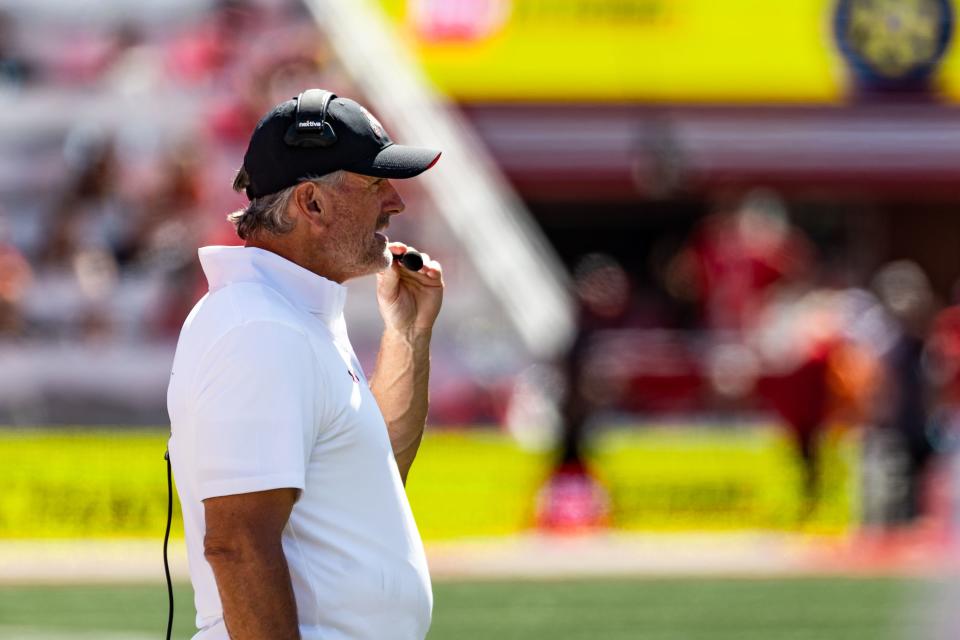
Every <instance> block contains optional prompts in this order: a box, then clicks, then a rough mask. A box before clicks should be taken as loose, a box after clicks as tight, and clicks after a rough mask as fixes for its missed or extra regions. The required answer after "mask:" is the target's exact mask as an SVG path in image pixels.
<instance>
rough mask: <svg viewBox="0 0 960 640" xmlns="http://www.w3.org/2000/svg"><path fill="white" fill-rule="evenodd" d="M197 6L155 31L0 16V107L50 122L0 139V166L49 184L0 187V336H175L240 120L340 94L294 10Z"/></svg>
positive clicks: (230, 199) (249, 121)
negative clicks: (321, 94) (301, 96)
mask: <svg viewBox="0 0 960 640" xmlns="http://www.w3.org/2000/svg"><path fill="white" fill-rule="evenodd" d="M197 7H199V8H198V9H196V11H197V14H196V15H192V14H188V15H186V16H185V17H183V18H182V19H181V20H179V21H178V20H176V19H171V20H170V21H167V22H164V23H161V24H158V23H148V22H146V21H144V22H137V21H135V20H132V19H131V20H121V21H120V22H117V19H116V18H115V17H108V18H109V19H105V20H103V21H96V20H94V21H92V22H82V23H80V24H72V23H69V22H66V23H60V22H57V21H56V20H49V19H47V20H43V21H34V22H31V21H30V20H31V15H30V14H29V12H25V15H24V16H23V17H22V18H21V17H20V16H18V14H17V13H16V12H14V11H10V12H9V13H0V96H3V95H5V96H7V97H15V98H17V99H18V100H19V101H20V104H36V105H40V106H41V107H46V108H50V110H51V111H52V112H53V113H55V114H56V113H60V114H62V116H63V117H62V118H47V119H46V120H45V122H44V123H43V124H44V127H43V129H44V130H43V131H42V135H28V136H26V138H27V139H26V140H20V137H21V136H22V133H23V132H22V131H18V130H17V121H18V119H22V120H24V123H23V124H21V125H20V128H21V129H22V128H23V127H28V126H30V123H29V120H28V115H29V114H13V115H14V117H12V118H10V119H9V121H10V122H12V123H14V126H12V127H9V128H7V129H6V130H3V131H2V132H0V136H2V137H4V138H12V139H14V140H13V141H12V142H11V143H10V144H5V145H4V147H5V148H6V153H5V154H4V155H6V156H7V157H6V158H4V161H5V162H4V165H5V166H6V165H7V164H15V163H17V162H18V160H23V161H29V162H32V163H35V164H36V165H39V167H40V168H41V169H43V171H42V174H41V175H45V176H49V177H50V179H49V180H44V181H42V182H40V183H39V184H30V182H29V181H20V180H17V179H16V172H15V171H11V172H7V173H6V174H5V175H4V178H6V180H2V179H0V193H2V199H0V263H2V269H0V337H2V338H3V339H6V340H10V339H28V340H29V339H42V340H50V339H69V340H71V341H77V340H81V341H83V340H94V341H97V340H105V339H106V340H121V341H123V340H126V341H130V342H133V341H142V340H151V339H165V338H170V337H171V336H174V337H175V335H176V332H177V331H178V330H179V327H180V324H181V322H182V320H183V318H184V317H185V315H186V312H187V311H188V310H189V309H190V307H191V306H192V304H193V303H194V302H195V301H196V299H197V298H198V297H199V295H200V293H201V291H202V281H201V278H200V276H199V273H198V271H197V261H196V259H195V258H196V253H195V249H196V248H197V247H198V246H202V245H204V244H213V243H218V244H234V243H236V242H237V240H236V238H235V236H234V235H233V232H232V229H231V227H230V226H229V225H228V224H226V223H225V222H224V218H225V215H226V214H227V213H228V212H229V211H230V210H231V209H236V208H238V207H239V206H242V205H243V201H242V199H241V198H240V197H238V196H237V195H236V194H234V193H232V192H231V190H230V183H231V181H232V178H233V172H234V171H235V170H236V168H237V165H238V164H239V158H240V157H242V154H243V149H244V147H245V144H246V140H247V136H248V135H249V132H250V131H251V130H252V129H253V126H254V125H255V124H256V121H257V120H258V119H259V117H260V116H261V115H262V114H263V113H265V112H266V110H267V109H268V108H269V107H270V106H272V105H273V104H275V103H276V102H278V101H280V100H283V99H286V98H288V97H290V96H291V95H296V94H297V93H298V92H299V91H300V90H301V89H302V88H303V87H306V86H324V87H333V88H334V89H336V90H340V91H345V92H347V93H349V92H350V88H349V86H348V85H347V82H346V80H345V79H344V77H343V74H342V73H341V72H340V71H339V70H338V68H337V66H336V64H335V63H334V61H333V60H332V59H331V55H330V53H329V51H328V49H327V47H326V45H325V43H324V40H323V38H322V37H321V35H320V33H319V31H318V29H317V27H316V25H315V23H314V20H313V19H312V17H311V16H309V15H308V14H307V12H306V10H305V8H304V7H303V5H302V3H300V2H295V1H289V2H288V1H282V0H277V1H272V2H263V1H259V2H258V1H254V0H216V1H214V2H212V3H207V5H206V6H204V5H203V4H202V3H198V5H197ZM18 19H20V20H22V22H23V23H22V24H21V23H18ZM50 43H55V44H54V45H53V46H50ZM80 104H84V105H88V108H87V110H86V111H84V110H82V109H80V108H79V107H78V106H77V105H80ZM130 105H134V108H133V110H132V111H133V112H132V113H125V111H128V110H130ZM139 105H142V109H141V107H140V106H139ZM140 111H143V112H149V113H150V117H144V116H143V114H142V113H139V112H140ZM164 111H170V112H173V113H175V114H176V116H175V117H174V116H171V117H169V118H167V119H166V121H163V118H162V114H163V113H164ZM77 114H81V115H80V117H78V115H77ZM83 114H87V115H83ZM155 114H160V118H159V119H158V120H154V119H153V116H154V115H155ZM50 120H53V121H52V122H51V121H50ZM50 146H52V147H53V148H54V151H53V152H52V153H46V154H45V153H44V149H45V147H50ZM15 155H16V156H19V157H14V156H15Z"/></svg>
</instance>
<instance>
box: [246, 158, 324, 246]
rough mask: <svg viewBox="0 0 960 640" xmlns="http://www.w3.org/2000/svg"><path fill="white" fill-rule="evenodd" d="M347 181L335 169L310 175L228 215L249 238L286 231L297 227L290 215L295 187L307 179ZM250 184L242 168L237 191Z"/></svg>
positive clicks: (309, 180)
mask: <svg viewBox="0 0 960 640" xmlns="http://www.w3.org/2000/svg"><path fill="white" fill-rule="evenodd" d="M342 181H343V171H334V172H333V173H328V174H326V175H323V176H307V177H305V178H302V179H301V180H300V182H299V183H298V184H295V185H293V186H292V187H287V188H286V189H281V190H280V191H277V192H276V193H270V194H267V195H265V196H261V197H259V198H254V199H253V200H251V201H250V203H249V204H248V205H247V206H246V207H245V208H243V209H238V210H237V211H234V212H233V213H231V214H230V215H228V216H227V220H228V221H230V222H231V223H232V224H233V226H234V227H235V228H236V230H237V235H238V236H240V237H241V238H242V239H244V240H246V239H248V238H251V237H253V236H255V235H256V234H258V233H260V232H261V231H265V232H267V233H275V234H278V235H279V234H284V233H287V232H288V231H290V230H292V229H293V225H294V221H293V220H291V219H290V218H288V217H287V207H288V206H289V204H290V198H291V197H293V190H294V189H296V188H297V186H298V185H299V184H302V183H304V182H313V183H314V184H320V185H327V186H336V185H338V184H340V183H341V182H342ZM248 186H250V176H249V175H248V174H247V170H246V169H242V168H241V169H240V170H239V171H238V172H237V177H236V178H234V180H233V190H234V191H243V190H244V189H246V188H247V187H248Z"/></svg>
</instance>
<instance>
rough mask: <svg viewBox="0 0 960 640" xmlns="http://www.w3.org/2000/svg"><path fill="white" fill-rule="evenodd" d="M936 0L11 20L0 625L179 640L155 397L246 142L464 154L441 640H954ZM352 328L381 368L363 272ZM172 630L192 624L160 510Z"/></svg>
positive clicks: (959, 491) (680, 0)
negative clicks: (362, 115) (345, 104)
mask: <svg viewBox="0 0 960 640" xmlns="http://www.w3.org/2000/svg"><path fill="white" fill-rule="evenodd" d="M955 21H956V7H955V6H954V3H953V2H952V0H781V1H780V2H776V3H771V2H763V1H761V0H727V1H725V2H722V3H721V2H711V1H710V0H204V1H198V0H190V1H188V0H137V1H136V2H134V1H133V0H99V1H92V0H91V1H84V2H81V1H78V0H39V1H38V0H0V424H2V425H4V426H3V427H2V428H0V452H2V454H3V455H2V470H0V638H37V639H39V638H45V639H53V638H57V639H59V638H78V637H80V638H88V637H89V638H107V639H108V640H110V639H113V640H120V639H128V640H130V639H132V640H140V639H141V638H147V637H158V636H159V634H161V633H162V629H163V626H164V624H165V620H166V613H165V602H166V600H165V593H164V588H163V568H162V561H161V555H160V552H161V539H162V534H163V526H164V519H165V515H166V483H165V466H164V461H163V452H164V449H165V441H166V437H167V433H168V431H167V429H168V428H167V415H166V406H165V402H166V385H167V378H168V375H169V370H170V365H171V362H172V357H173V350H174V348H175V345H176V339H177V334H178V332H179V329H180V326H181V323H182V322H183V319H184V318H185V316H186V314H187V313H188V311H189V310H190V308H191V307H192V306H193V304H194V303H195V302H196V301H197V300H198V299H199V297H200V296H201V295H203V293H204V292H205V289H206V284H205V281H204V279H203V276H202V273H201V272H200V269H199V263H198V261H197V257H196V250H197V248H198V247H200V246H204V245H210V244H239V240H238V238H237V237H236V236H235V234H234V233H233V229H232V227H231V226H230V225H229V224H228V223H227V222H226V221H225V217H226V215H227V214H228V213H230V212H231V211H233V210H236V209H238V208H241V207H242V206H244V204H245V199H244V198H242V197H241V196H239V195H237V194H235V193H234V192H232V191H231V189H230V185H231V182H232V180H233V176H234V173H235V172H236V170H237V169H238V168H239V165H240V163H241V159H242V155H243V152H244V150H245V147H246V142H247V139H248V136H249V134H250V132H251V130H252V128H253V126H254V125H255V124H256V122H257V120H258V119H259V118H260V116H261V115H262V114H263V113H264V112H266V111H267V110H268V109H269V108H270V107H271V106H272V105H273V104H275V103H277V102H279V101H281V100H285V99H287V98H290V97H292V96H295V95H297V94H298V93H299V92H300V91H302V90H304V89H305V88H309V87H322V88H326V89H330V90H332V91H334V92H335V93H337V94H338V95H341V96H345V97H352V98H355V99H357V100H358V101H360V102H361V103H363V104H365V105H367V106H368V107H369V108H370V109H371V111H373V113H374V114H376V115H377V116H378V117H379V118H380V119H381V121H383V122H384V124H385V125H386V127H387V129H388V130H389V131H390V132H391V135H392V137H393V138H394V139H396V140H399V141H401V142H405V143H410V144H422V145H427V146H433V147H436V148H440V149H443V150H444V155H443V158H442V160H441V162H440V163H439V164H438V165H437V167H435V169H433V170H431V171H430V172H428V173H427V174H424V176H422V177H421V178H418V179H417V180H414V181H407V182H402V183H399V184H398V187H399V188H400V189H401V193H402V194H403V196H404V198H405V199H406V200H407V204H408V206H407V211H406V213H405V214H404V215H403V216H401V217H400V218H398V219H397V220H396V221H395V222H394V224H392V225H391V237H392V238H393V239H395V240H402V241H404V242H407V243H411V244H414V245H416V246H418V247H420V248H422V249H423V250H426V251H428V252H429V253H430V254H431V255H432V256H434V257H436V258H438V259H439V260H440V261H441V262H443V264H444V266H445V278H446V281H447V298H446V301H445V306H444V311H443V314H442V316H441V320H440V324H439V326H438V328H437V331H436V334H435V338H434V348H433V357H432V363H433V375H432V379H431V387H432V395H431V414H430V421H429V433H428V436H427V438H426V439H425V441H424V444H423V447H422V449H421V453H420V456H419V457H418V459H417V463H416V465H415V467H414V469H413V473H412V474H411V477H410V482H409V484H408V493H409V496H410V499H411V503H412V505H413V508H414V512H415V515H416V517H417V521H418V524H419V527H420V530H421V533H422V535H423V537H424V540H425V542H426V545H427V550H428V556H429V558H430V564H431V570H432V573H433V575H434V578H435V581H436V585H435V591H436V604H435V614H434V625H433V630H432V631H431V634H430V638H433V639H435V640H436V639H443V638H458V639H470V638H489V637H500V638H502V639H504V640H506V639H508V638H545V639H548V640H573V639H579V638H605V639H606V638H609V639H615V640H616V639H626V638H650V639H674V638H676V639H680V638H682V639H684V640H697V639H699V638H707V637H710V638H731V639H732V638H737V639H738V640H741V639H744V638H754V637H756V638H760V637H762V638H764V639H765V640H781V639H783V640H786V639H797V640H799V639H803V638H817V639H833V638H843V639H845V640H847V639H857V638H871V639H876V638H931V639H932V638H937V639H939V638H953V637H956V634H957V632H958V629H960V620H957V619H956V618H955V617H954V613H953V612H954V611H955V610H956V606H955V598H956V597H958V596H960V584H955V582H954V579H953V577H954V575H955V574H956V572H957V569H958V558H960V555H958V549H957V545H956V531H957V526H958V523H960V465H958V464H957V458H956V455H955V452H956V449H957V443H958V442H960V440H958V438H960V306H957V305H958V303H960V215H958V212H960V189H958V186H957V185H958V183H960V111H958V108H957V102H958V100H960V50H958V48H957V47H956V46H955V45H954V40H955V37H956V33H955V32H956V25H955ZM350 289H351V293H350V296H349V301H348V309H347V314H348V325H349V326H350V330H351V338H352V341H353V343H354V346H355V347H356V350H357V352H358V354H359V356H360V358H361V361H363V362H364V364H365V366H366V368H367V369H368V371H369V370H370V369H372V365H373V360H374V357H375V354H376V349H377V343H378V336H379V332H380V328H381V326H380V323H379V318H378V315H377V313H376V306H375V301H374V295H373V288H372V282H370V281H358V282H355V283H350ZM173 536H174V540H173V542H172V548H171V555H172V559H173V573H174V579H175V581H176V582H177V584H178V587H177V607H178V610H177V620H176V630H177V631H176V633H175V637H183V638H186V637H189V636H190V634H191V630H192V628H193V615H194V614H193V611H192V609H191V607H192V593H191V591H190V588H189V584H188V582H187V580H188V575H187V570H186V564H185V552H184V550H183V548H182V547H183V543H182V527H181V525H180V521H179V518H178V517H177V518H175V520H174V526H173Z"/></svg>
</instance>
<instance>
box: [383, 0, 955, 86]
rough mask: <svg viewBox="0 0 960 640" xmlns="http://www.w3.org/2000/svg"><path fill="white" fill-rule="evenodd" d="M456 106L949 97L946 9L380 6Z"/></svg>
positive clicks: (633, 1) (856, 1) (935, 2)
mask: <svg viewBox="0 0 960 640" xmlns="http://www.w3.org/2000/svg"><path fill="white" fill-rule="evenodd" d="M379 1H380V3H381V5H382V6H383V8H384V10H385V11H386V13H387V14H388V15H389V16H390V18H391V19H392V21H393V22H394V23H395V24H396V25H397V26H398V28H399V29H400V32H401V33H402V35H403V37H404V38H405V39H406V40H407V41H408V42H409V43H410V45H411V47H412V48H413V50H414V51H415V52H416V54H417V56H418V57H419V59H420V61H421V62H422V64H423V67H424V69H425V70H426V72H427V74H428V76H429V77H430V78H431V79H432V80H433V81H434V83H435V84H436V85H437V87H438V88H439V89H440V90H442V91H443V92H445V93H447V94H449V95H451V96H452V97H454V98H456V99H459V100H464V101H518V100H523V101H538V100H544V101H551V102H557V101H559V102H564V101H569V102H588V101H644V102H702V103H820V104H831V103H838V102H841V101H843V100H845V99H846V98H847V97H849V96H850V95H852V94H855V93H857V92H859V91H861V90H867V91H875V90H879V91H894V92H903V91H909V92H915V91H928V92H930V93H931V94H934V93H940V92H945V93H947V94H950V95H952V96H956V95H958V94H960V77H958V73H957V72H956V71H955V70H960V55H958V53H957V51H956V50H955V49H956V48H955V47H952V46H951V42H952V38H953V22H954V9H953V6H952V2H951V0H776V1H770V0H723V1H722V2H720V1H717V0H379Z"/></svg>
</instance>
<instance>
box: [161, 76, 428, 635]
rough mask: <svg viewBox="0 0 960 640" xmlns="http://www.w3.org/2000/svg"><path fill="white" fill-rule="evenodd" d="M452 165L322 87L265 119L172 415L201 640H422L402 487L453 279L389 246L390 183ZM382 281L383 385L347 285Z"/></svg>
mask: <svg viewBox="0 0 960 640" xmlns="http://www.w3.org/2000/svg"><path fill="white" fill-rule="evenodd" d="M439 156H440V153H439V152H438V151H433V150H429V149H421V148H415V147H408V146H403V145H398V144H394V143H393V142H392V141H391V140H390V138H389V137H388V136H387V134H386V133H385V132H384V130H383V127H382V126H381V125H380V123H379V122H377V120H376V119H375V118H374V117H373V116H372V115H370V113H369V112H368V111H367V110H366V109H364V108H363V107H362V106H360V105H359V104H357V103H356V102H354V101H352V100H348V99H345V98H338V97H336V96H334V95H333V94H331V93H329V92H327V91H321V90H319V89H311V90H309V91H305V92H304V93H302V94H300V96H299V97H298V98H296V99H293V100H288V101H286V102H283V103H281V104H279V105H277V106H276V107H275V108H274V109H273V110H272V111H270V112H269V113H268V114H267V115H266V116H264V117H263V119H262V120H260V122H259V123H258V124H257V127H256V129H255V130H254V132H253V135H252V137H251V139H250V144H249V146H248V149H247V152H246V155H245V156H244V159H243V168H242V169H241V170H240V171H239V173H238V174H237V178H236V180H235V182H234V188H235V189H237V190H241V189H242V190H245V191H246V194H247V196H248V198H249V199H250V203H249V205H248V206H247V207H246V208H245V209H243V210H241V211H238V212H236V213H234V214H232V215H231V216H230V217H229V219H230V220H231V221H232V222H233V223H234V224H235V225H236V228H237V233H238V234H239V236H240V237H241V238H242V239H244V240H245V246H242V247H204V248H202V249H200V252H199V253H200V262H201V265H202V267H203V270H204V273H205V274H206V277H207V280H208V281H209V287H210V291H209V293H208V294H207V295H206V296H204V297H203V299H202V300H200V302H199V303H197V306H196V307H195V308H194V309H193V311H192V312H191V313H190V315H189V316H188V317H187V320H186V322H185V323H184V326H183V330H182V331H181V334H180V339H179V342H178V344H177V351H176V356H175V357H174V363H173V371H172V373H171V377H170V387H169V390H168V394H167V406H168V410H169V413H170V421H171V432H172V433H171V438H170V449H169V451H170V458H171V461H172V464H173V470H174V476H175V478H176V481H177V491H178V493H179V496H180V501H181V504H182V508H183V522H184V529H185V533H186V545H187V553H188V560H189V567H190V578H191V582H192V583H193V587H194V591H195V603H196V608H197V627H198V628H199V630H200V631H199V632H198V633H197V635H196V636H194V638H199V639H202V640H221V639H225V638H233V639H234V640H248V639H258V640H259V639H263V640H266V639H270V640H286V639H288V638H304V639H305V640H320V639H321V638H322V639H323V640H347V639H349V640H385V639H390V640H407V639H410V640H413V639H417V640H422V638H424V636H426V633H427V629H428V627H429V625H430V616H431V609H432V604H433V596H432V594H431V585H430V577H429V574H428V573H427V565H426V560H425V558H424V553H423V545H422V543H421V541H420V535H419V533H418V532H417V527H416V524H415V523H414V520H413V515H412V514H411V511H410V506H409V504H408V503H407V498H406V494H405V491H404V483H405V480H406V477H407V472H408V471H409V469H410V465H411V463H412V462H413V459H414V457H415V456H416V454H417V449H418V447H419V445H420V439H421V437H422V434H423V428H424V421H425V418H426V413H427V379H428V376H429V344H430V335H431V330H432V327H433V324H434V321H435V320H436V317H437V314H438V313H439V311H440V303H441V299H442V296H443V278H442V273H441V268H440V265H439V264H437V262H436V261H433V260H431V259H430V257H429V256H427V255H426V254H423V256H422V257H423V262H424V265H423V268H422V269H420V270H419V271H412V270H409V269H407V268H405V267H403V266H401V265H400V263H399V262H398V261H397V260H395V259H394V258H395V257H396V256H399V255H401V254H403V253H404V252H405V251H407V249H408V248H407V247H406V246H405V245H403V244H400V243H390V242H388V240H387V238H386V236H385V235H384V234H383V233H382V232H383V231H384V230H385V229H386V227H387V225H388V224H389V222H390V218H391V217H392V216H394V215H397V214H399V213H401V212H402V211H403V208H404V204H403V201H402V200H401V198H400V196H399V194H398V193H397V191H396V190H395V188H394V186H393V185H392V184H391V182H390V179H391V178H412V177H414V176H416V175H418V174H420V173H421V172H423V171H425V170H426V169H428V168H430V167H431V166H432V165H433V164H434V163H435V162H436V161H437V159H438V158H439ZM374 273H376V274H377V301H378V304H379V309H380V313H381V315H382V317H383V322H384V325H385V328H384V333H383V337H382V340H381V343H380V351H379V355H378V357H377V362H376V370H375V372H374V373H373V375H372V376H371V379H370V382H369V384H368V382H367V380H366V378H365V376H364V373H363V371H361V369H360V364H359V362H358V361H357V358H356V355H355V354H354V351H353V348H352V347H351V345H350V341H349V340H348V338H347V331H346V324H345V322H344V317H343V306H344V301H345V296H346V288H345V287H344V286H343V284H342V283H343V282H344V281H346V280H349V279H351V278H356V277H360V276H365V275H369V274H374Z"/></svg>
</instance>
